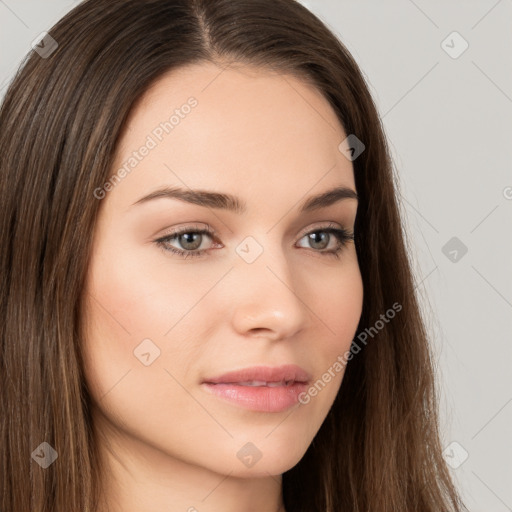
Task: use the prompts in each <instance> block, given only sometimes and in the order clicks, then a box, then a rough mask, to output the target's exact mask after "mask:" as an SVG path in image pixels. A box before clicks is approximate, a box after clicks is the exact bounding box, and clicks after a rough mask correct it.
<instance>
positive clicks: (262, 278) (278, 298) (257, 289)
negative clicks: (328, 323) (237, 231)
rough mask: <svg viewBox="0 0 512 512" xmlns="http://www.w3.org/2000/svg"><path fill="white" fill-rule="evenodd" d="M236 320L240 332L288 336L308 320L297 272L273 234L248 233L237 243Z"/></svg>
mask: <svg viewBox="0 0 512 512" xmlns="http://www.w3.org/2000/svg"><path fill="white" fill-rule="evenodd" d="M236 252H237V258H236V259H235V269H234V279H236V280H238V282H239V283H240V284H239V286H236V291H235V304H236V305H235V312H234V316H233V322H234V326H235V328H236V329H237V330H238V331H240V332H246V331H250V330H256V329H257V330H258V331H260V330H262V329H263V330H269V331H271V332H272V336H273V337H275V338H278V337H288V336H291V335H293V333H294V332H296V331H298V330H300V329H302V328H303V327H304V325H305V323H306V322H307V320H308V316H307V311H308V310H307V307H306V306H305V304H304V302H303V300H302V299H301V297H300V296H299V293H300V290H298V289H297V284H298V276H297V274H294V271H293V269H292V268H291V267H290V262H289V261H288V260H287V258H286V254H285V253H284V252H283V250H282V245H281V244H280V243H278V242H276V241H275V240H274V241H272V237H271V236H267V235H265V236H263V235H262V236H260V237H258V239H256V237H254V236H248V237H246V238H245V239H244V240H242V242H241V243H240V244H239V245H238V246H237V247H236Z"/></svg>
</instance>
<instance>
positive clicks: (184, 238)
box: [155, 226, 214, 258]
mask: <svg viewBox="0 0 512 512" xmlns="http://www.w3.org/2000/svg"><path fill="white" fill-rule="evenodd" d="M205 237H206V238H213V237H214V231H213V229H212V228H211V227H210V226H207V228H203V227H197V229H196V228H194V227H187V228H184V229H182V230H179V231H175V232H173V233H171V234H169V235H165V236H164V237H161V238H159V239H158V240H155V243H156V244H157V245H158V246H159V247H161V248H162V249H163V250H164V251H167V252H171V253H174V254H178V255H179V256H182V257H183V258H189V257H193V256H201V255H202V254H203V253H204V252H206V249H204V248H203V249H201V250H199V248H200V247H201V245H202V244H203V242H204V239H205ZM173 241H176V242H177V243H178V244H179V245H180V246H181V247H182V249H180V248H176V247H175V246H173V245H170V244H171V242H173Z"/></svg>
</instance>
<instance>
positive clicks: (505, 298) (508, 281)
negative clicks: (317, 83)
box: [0, 0, 512, 512]
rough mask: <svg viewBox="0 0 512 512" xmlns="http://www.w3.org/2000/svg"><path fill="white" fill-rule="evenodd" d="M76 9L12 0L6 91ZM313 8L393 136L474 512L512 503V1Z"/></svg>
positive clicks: (0, 91)
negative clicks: (40, 42)
mask: <svg viewBox="0 0 512 512" xmlns="http://www.w3.org/2000/svg"><path fill="white" fill-rule="evenodd" d="M77 3H78V2H72V1H70V0H44V2H42V1H41V0H0V98H3V95H4V94H5V90H6V88H7V86H8V84H9V82H10V80H11V79H12V77H13V75H14V73H15V71H16V69H17V67H18V65H19V62H20V61H21V59H22V58H23V56H24V55H25V54H26V53H27V52H28V51H32V49H31V46H32V43H33V42H34V41H37V38H38V37H39V36H40V34H41V33H42V32H44V31H47V30H49V29H50V27H51V26H52V25H53V24H54V23H55V22H56V21H57V20H58V19H60V18H61V17H62V16H63V15H64V14H65V13H66V12H68V11H69V10H71V9H72V8H73V7H74V6H75V5H77ZM302 3H303V4H304V5H305V6H306V7H308V8H309V9H310V10H311V11H313V12H314V13H315V14H316V15H317V16H319V17H320V18H321V19H322V20H323V21H324V22H325V23H326V24H327V25H328V26H329V27H330V28H331V30H333V32H335V33H336V34H337V35H338V37H339V38H340V39H341V40H342V42H343V43H344V44H345V45H346V47H347V48H348V49H349V51H350V52H351V53H352V55H353V56H354V58H355V59H356V61H357V63H358V64H359V66H360V67H361V69H362V71H363V73H364V75H365V76H366V79H367V82H368V84H369V86H370V90H371V92H372V95H373V97H374V99H375V101H376V103H377V107H378V109H379V113H380V115H381V118H382V120H383V124H384V128H385V131H386V134H387V136H388V140H389V142H390V146H391V149H392V153H393V157H394V162H395V166H396V168H397V171H398V174H399V195H400V198H399V199H400V203H401V208H402V214H403V215H404V221H405V225H406V229H407V230H408V233H409V235H410V243H411V245H412V248H413V254H412V257H413V260H414V265H415V266H414V271H415V279H416V283H417V287H416V290H417V292H418V294H419V296H420V300H421V303H422V306H423V310H424V312H425V316H426V319H427V324H428V326H429V331H430V333H431V339H432V342H433V345H434V349H435V357H436V361H437V362H438V369H439V372H438V378H439V384H440V390H441V417H442V436H443V446H444V448H445V450H444V454H445V458H446V460H447V462H448V464H449V465H450V466H451V467H452V472H453V474H454V477H455V481H456V483H457V484H458V486H459V488H460V489H461V491H462V495H463V497H464V499H465V501H466V504H467V505H468V507H469V509H470V510H471V512H505V511H512V486H511V485H510V484H511V483H512V437H511V436H510V432H511V426H512V372H511V371H510V366H511V363H512V343H511V342H512V336H511V333H512V271H511V262H512V236H511V233H512V172H511V170H512V166H511V161H512V158H511V156H512V122H511V120H512V54H511V52H510V49H511V48H512V30H511V29H510V22H511V20H512V1H511V0H497V1H496V0H479V1H475V0H472V1H468V0H466V1H448V2H446V1H444V2H443V1H440V0H436V1H434V0H430V1H426V0H393V1H391V0H388V1H387V2H383V1H377V0H372V1H369V0H367V1H364V2H363V1H356V0H304V1H302Z"/></svg>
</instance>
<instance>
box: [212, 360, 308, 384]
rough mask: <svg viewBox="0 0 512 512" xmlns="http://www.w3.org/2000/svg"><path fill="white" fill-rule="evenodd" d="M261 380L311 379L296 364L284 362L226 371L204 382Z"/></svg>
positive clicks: (305, 380) (298, 380) (230, 382)
mask: <svg viewBox="0 0 512 512" xmlns="http://www.w3.org/2000/svg"><path fill="white" fill-rule="evenodd" d="M255 380H256V381H263V382H283V381H284V382H287V381H294V382H302V383H307V382H309V381H310V380H311V375H310V374H309V373H308V372H307V371H306V370H304V369H303V368H301V367H300V366H297V365H296V364H286V365H283V366H253V367H251V368H244V369H242V370H236V371H232V372H228V373H224V374H223V375H220V376H218V377H211V378H208V379H205V380H204V381H203V382H204V383H206V384H220V383H226V384H236V383H238V382H248V381H255Z"/></svg>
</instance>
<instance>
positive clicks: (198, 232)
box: [155, 223, 354, 258]
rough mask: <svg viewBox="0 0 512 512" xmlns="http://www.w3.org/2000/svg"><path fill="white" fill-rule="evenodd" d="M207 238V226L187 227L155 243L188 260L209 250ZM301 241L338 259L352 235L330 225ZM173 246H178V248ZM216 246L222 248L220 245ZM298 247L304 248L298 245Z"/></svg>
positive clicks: (210, 233) (210, 235)
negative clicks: (206, 242)
mask: <svg viewBox="0 0 512 512" xmlns="http://www.w3.org/2000/svg"><path fill="white" fill-rule="evenodd" d="M208 238H210V239H214V238H215V232H214V231H213V229H212V228H211V227H210V226H208V225H207V227H206V228H204V227H201V226H189V227H186V228H183V229H181V230H177V231H173V232H172V233H170V234H167V235H165V236H163V237H161V238H159V239H157V240H155V243H156V244H157V245H158V246H159V247H160V248H161V249H163V250H164V251H165V252H167V253H169V252H170V253H174V254H177V255H178V256H180V257H182V258H190V257H198V256H202V255H203V254H205V253H206V252H207V251H208V249H211V247H207V248H205V247H204V245H203V243H204V242H205V239H208ZM303 239H304V240H306V242H307V243H308V244H309V248H310V249H312V250H313V252H318V253H320V254H322V255H325V256H334V257H337V258H339V256H340V253H341V251H342V250H343V249H344V248H345V247H346V246H347V245H348V243H349V241H351V240H354V235H353V234H352V233H351V232H349V231H348V230H346V229H343V228H340V227H338V226H337V225H336V224H332V223H331V224H329V225H327V226H322V227H319V228H316V229H314V230H310V231H308V232H306V233H305V234H304V235H302V237H301V238H300V240H303ZM173 244H178V246H179V247H176V246H175V245H173ZM206 245H208V244H206ZM217 246H218V247H222V245H221V244H218V245H217ZM299 247H304V246H303V245H299ZM329 247H330V248H329ZM304 248H307V247H304Z"/></svg>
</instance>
